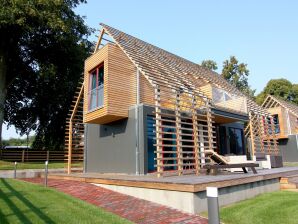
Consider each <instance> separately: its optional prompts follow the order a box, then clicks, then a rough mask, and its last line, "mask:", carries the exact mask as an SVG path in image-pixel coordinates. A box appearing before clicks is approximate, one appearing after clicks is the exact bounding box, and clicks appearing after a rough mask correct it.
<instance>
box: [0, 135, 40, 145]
mask: <svg viewBox="0 0 298 224" xmlns="http://www.w3.org/2000/svg"><path fill="white" fill-rule="evenodd" d="M34 139H35V136H29V137H28V139H27V138H10V139H8V140H2V146H3V147H4V146H27V145H28V146H30V147H32V145H33V142H34Z"/></svg>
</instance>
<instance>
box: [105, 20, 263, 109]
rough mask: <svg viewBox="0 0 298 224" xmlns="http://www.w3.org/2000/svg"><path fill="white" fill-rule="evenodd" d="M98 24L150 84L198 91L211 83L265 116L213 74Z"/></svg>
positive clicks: (256, 106) (218, 76)
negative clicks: (241, 99) (238, 97)
mask: <svg viewBox="0 0 298 224" xmlns="http://www.w3.org/2000/svg"><path fill="white" fill-rule="evenodd" d="M100 25H101V26H102V27H103V29H104V31H105V32H106V33H107V34H108V35H109V36H110V37H112V38H113V39H114V41H115V43H116V44H117V45H118V46H119V47H120V48H121V49H122V50H123V51H124V53H125V54H126V55H127V56H128V57H129V58H130V60H131V61H132V63H133V64H134V65H135V66H136V67H137V68H138V69H139V70H140V71H141V73H142V74H143V75H145V77H146V78H147V79H148V80H149V81H150V83H151V84H152V85H170V86H172V88H182V89H188V90H191V91H197V90H198V88H197V87H199V86H202V85H204V84H207V83H212V84H213V85H215V86H217V87H219V88H221V89H223V90H225V91H227V92H229V93H230V94H234V95H237V96H242V97H246V98H247V105H248V110H249V111H253V112H255V113H262V114H268V112H267V110H265V109H264V108H262V107H260V106H259V105H258V104H256V103H255V102H254V101H253V100H251V99H250V98H249V97H247V96H246V95H244V94H243V93H242V92H240V91H239V90H238V89H237V88H236V87H235V86H233V85H231V84H230V83H228V82H227V81H226V80H225V79H224V78H223V77H222V76H220V75H219V74H217V73H216V72H213V71H210V70H208V69H205V68H203V67H202V66H200V65H198V64H196V63H193V62H191V61H189V60H186V59H184V58H182V57H179V56H177V55H174V54H172V53H170V52H168V51H165V50H163V49H161V48H158V47H156V46H154V45H152V44H149V43H146V42H144V41H142V40H140V39H138V38H135V37H133V36H131V35H128V34H126V33H124V32H121V31H120V30H117V29H115V28H112V27H110V26H108V25H105V24H102V23H101V24H100Z"/></svg>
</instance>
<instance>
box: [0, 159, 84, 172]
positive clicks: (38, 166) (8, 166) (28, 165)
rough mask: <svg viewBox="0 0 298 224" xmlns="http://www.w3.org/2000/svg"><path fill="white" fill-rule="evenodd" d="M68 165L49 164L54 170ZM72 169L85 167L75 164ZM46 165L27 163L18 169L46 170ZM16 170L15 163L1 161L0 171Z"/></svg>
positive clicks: (19, 165)
mask: <svg viewBox="0 0 298 224" xmlns="http://www.w3.org/2000/svg"><path fill="white" fill-rule="evenodd" d="M65 167H66V163H65V162H49V169H54V168H65ZM72 167H83V163H73V164H72ZM44 168H45V164H44V162H26V163H18V164H17V169H19V170H22V169H44ZM13 169H14V163H13V162H7V161H3V160H0V170H13Z"/></svg>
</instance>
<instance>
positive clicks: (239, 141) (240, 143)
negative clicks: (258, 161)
mask: <svg viewBox="0 0 298 224" xmlns="http://www.w3.org/2000/svg"><path fill="white" fill-rule="evenodd" d="M229 137H230V153H231V154H235V155H244V154H245V151H244V138H243V130H242V129H240V128H229Z"/></svg>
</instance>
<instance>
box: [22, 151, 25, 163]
mask: <svg viewBox="0 0 298 224" xmlns="http://www.w3.org/2000/svg"><path fill="white" fill-rule="evenodd" d="M23 162H25V150H22V163H23Z"/></svg>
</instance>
